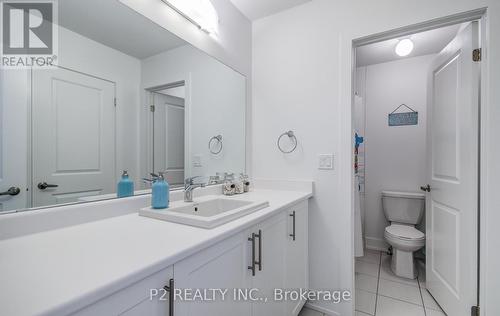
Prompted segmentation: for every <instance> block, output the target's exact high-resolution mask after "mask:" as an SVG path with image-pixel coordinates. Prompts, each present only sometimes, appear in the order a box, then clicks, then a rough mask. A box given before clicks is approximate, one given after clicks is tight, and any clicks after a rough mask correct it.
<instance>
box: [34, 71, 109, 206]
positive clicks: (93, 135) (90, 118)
mask: <svg viewBox="0 0 500 316" xmlns="http://www.w3.org/2000/svg"><path fill="white" fill-rule="evenodd" d="M114 91H115V87H114V83H112V82H109V81H106V80H102V79H98V78H95V77H93V76H89V75H85V74H83V73H80V72H75V71H71V70H67V69H64V68H57V69H50V70H49V69H44V70H34V71H33V162H34V163H33V184H32V187H33V206H34V207H37V206H45V205H53V204H60V203H69V202H76V201H77V200H78V198H80V197H83V196H91V195H99V194H106V193H112V192H114V191H115V181H114V179H115V175H114V173H115V171H114V168H115V167H114V165H115V106H114V98H115V95H114ZM44 183H47V184H48V185H47V186H45V185H43V184H44ZM40 184H42V185H40Z"/></svg>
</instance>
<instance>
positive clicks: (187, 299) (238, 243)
mask: <svg viewBox="0 0 500 316" xmlns="http://www.w3.org/2000/svg"><path fill="white" fill-rule="evenodd" d="M307 227H308V202H307V201H303V202H300V203H298V204H296V205H294V206H292V207H288V208H286V209H285V210H282V211H281V212H278V213H277V214H275V215H273V216H271V217H269V218H267V219H265V220H263V221H262V222H260V223H258V224H256V225H254V226H252V227H250V228H248V229H246V230H244V231H241V232H239V233H236V234H235V235H232V236H231V237H228V238H226V239H224V240H222V241H220V242H218V243H216V244H215V245H213V246H210V247H208V248H206V249H204V250H202V251H200V252H197V253H195V254H193V255H191V256H189V257H187V258H185V259H183V260H181V261H179V262H177V263H175V264H174V265H173V267H169V268H167V269H164V270H162V271H160V272H158V273H155V274H154V275H152V276H150V277H148V278H146V279H144V280H142V281H140V282H137V283H136V284H134V285H132V286H130V287H128V288H126V289H124V290H121V291H119V292H117V293H115V294H113V295H111V296H108V297H107V298H105V299H102V300H101V301H99V302H97V303H95V304H93V305H91V306H89V307H87V308H85V309H83V310H80V311H79V312H77V313H75V314H74V315H77V316H87V315H89V316H90V315H92V316H94V315H126V316H145V315H147V316H156V315H158V316H160V315H161V316H165V315H171V314H170V313H169V307H170V306H171V305H170V301H169V294H170V292H167V293H165V291H162V289H163V288H164V286H172V285H173V287H174V289H175V290H174V292H173V293H174V294H175V299H174V300H173V305H172V307H173V314H172V315H171V316H199V315H204V316H234V315H237V316H291V315H294V316H296V315H298V313H299V312H300V310H301V308H302V306H303V305H304V303H305V302H304V301H300V300H296V301H275V300H274V298H275V296H274V294H275V289H283V290H295V291H300V289H307V288H308V285H309V284H308V250H307V249H308V237H307V235H308V228H307ZM170 280H173V281H172V282H174V283H173V284H172V283H170ZM151 289H158V290H160V291H161V292H163V294H164V295H163V296H164V297H163V299H164V300H160V299H159V298H160V296H161V294H160V295H158V296H157V297H155V298H154V299H152V300H151V299H150V290H151ZM255 289H256V290H255ZM197 290H199V291H197ZM219 290H227V291H226V292H225V293H224V299H222V293H221V292H220V291H219ZM199 295H201V298H202V299H201V300H200V296H199ZM245 295H247V297H248V298H252V299H244V297H245ZM181 298H182V299H181ZM265 298H267V300H265Z"/></svg>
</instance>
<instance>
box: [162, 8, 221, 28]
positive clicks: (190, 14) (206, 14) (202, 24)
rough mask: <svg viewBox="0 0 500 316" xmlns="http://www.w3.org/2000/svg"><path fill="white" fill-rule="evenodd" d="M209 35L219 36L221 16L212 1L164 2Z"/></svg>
mask: <svg viewBox="0 0 500 316" xmlns="http://www.w3.org/2000/svg"><path fill="white" fill-rule="evenodd" d="M162 1H163V2H165V3H166V4H167V5H168V6H170V7H171V8H173V9H174V10H175V11H177V12H178V13H180V14H181V15H182V16H184V17H185V18H186V19H188V20H189V21H191V23H193V24H195V25H196V26H198V27H199V28H200V29H201V30H203V31H205V32H207V33H209V34H210V33H215V34H217V31H218V26H219V16H218V14H217V11H216V10H215V7H214V6H213V4H212V2H211V1H210V0H162Z"/></svg>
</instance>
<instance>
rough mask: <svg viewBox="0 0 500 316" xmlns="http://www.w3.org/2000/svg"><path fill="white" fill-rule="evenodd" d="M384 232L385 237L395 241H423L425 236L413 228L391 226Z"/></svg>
mask: <svg viewBox="0 0 500 316" xmlns="http://www.w3.org/2000/svg"><path fill="white" fill-rule="evenodd" d="M385 232H386V234H387V235H389V236H390V237H392V238H395V239H400V240H407V241H421V240H425V234H424V233H422V232H421V231H419V230H418V229H416V228H415V227H413V226H406V225H397V224H392V225H390V226H387V227H386V228H385Z"/></svg>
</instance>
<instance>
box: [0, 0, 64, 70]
mask: <svg viewBox="0 0 500 316" xmlns="http://www.w3.org/2000/svg"><path fill="white" fill-rule="evenodd" d="M0 4H1V17H2V23H1V27H2V31H1V35H2V49H1V52H2V56H1V66H2V67H3V68H26V67H50V66H55V60H56V59H57V54H56V48H57V45H56V44H57V28H56V26H57V24H56V19H57V10H56V9H57V5H56V2H55V0H45V1H36V0H35V1H19V0H17V1H7V0H4V1H1V2H0Z"/></svg>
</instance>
